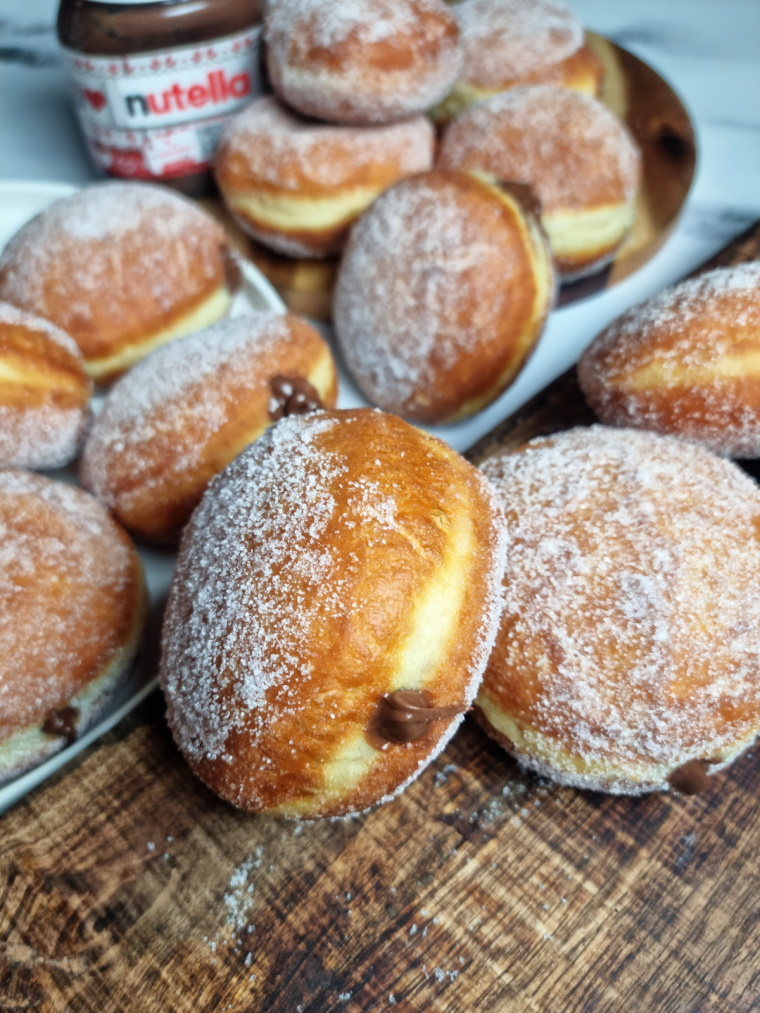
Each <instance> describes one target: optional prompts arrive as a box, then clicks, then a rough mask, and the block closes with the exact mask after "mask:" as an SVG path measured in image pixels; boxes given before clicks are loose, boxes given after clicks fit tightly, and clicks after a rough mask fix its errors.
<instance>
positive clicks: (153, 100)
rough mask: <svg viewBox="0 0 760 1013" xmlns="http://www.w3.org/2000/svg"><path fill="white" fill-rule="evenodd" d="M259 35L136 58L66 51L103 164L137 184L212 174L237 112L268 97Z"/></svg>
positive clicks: (85, 123)
mask: <svg viewBox="0 0 760 1013" xmlns="http://www.w3.org/2000/svg"><path fill="white" fill-rule="evenodd" d="M260 35H261V29H260V28H253V29H249V30H248V31H245V32H241V33H239V34H238V35H232V36H228V37H227V38H225V39H218V40H216V41H215V42H211V43H203V44H199V45H197V46H186V47H182V48H177V49H170V50H163V51H159V52H153V53H146V54H140V55H138V56H129V57H113V56H109V57H102V56H90V55H88V54H85V53H78V52H75V51H73V50H70V49H64V57H65V59H66V62H67V65H68V68H69V72H70V74H71V77H72V80H73V83H74V93H75V103H76V108H77V113H78V116H79V120H80V123H81V125H82V130H83V132H84V135H85V138H86V140H87V143H88V145H89V147H90V151H91V153H92V157H93V159H94V160H95V162H96V164H97V165H99V166H100V167H101V168H103V169H104V170H105V171H106V172H110V173H112V174H114V175H118V176H128V177H136V178H156V177H158V178H161V177H165V178H166V177H172V176H183V175H189V174H191V173H194V172H203V171H204V170H206V169H208V168H209V166H210V165H211V162H212V161H213V157H214V153H215V151H216V148H217V145H218V143H219V138H220V136H221V133H222V130H223V128H224V125H225V123H226V121H227V119H228V117H229V116H230V114H231V113H233V112H235V111H236V110H237V109H240V108H241V107H242V106H244V105H246V104H247V103H248V102H250V101H251V99H252V98H254V97H255V96H256V95H258V94H260V93H261V78H260V72H259V42H260Z"/></svg>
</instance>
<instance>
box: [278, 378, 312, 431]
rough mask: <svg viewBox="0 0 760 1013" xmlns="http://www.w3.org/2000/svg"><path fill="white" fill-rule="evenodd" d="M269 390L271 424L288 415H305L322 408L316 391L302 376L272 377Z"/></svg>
mask: <svg viewBox="0 0 760 1013" xmlns="http://www.w3.org/2000/svg"><path fill="white" fill-rule="evenodd" d="M269 389H270V391H271V394H270V395H269V404H268V408H269V418H270V419H271V420H272V422H277V421H279V419H282V418H287V416H289V415H306V414H307V413H308V412H313V411H316V410H317V409H318V408H322V407H323V405H322V401H321V400H320V397H319V393H318V392H317V390H316V389H315V388H314V387H312V385H311V384H310V383H309V381H308V380H306V379H304V377H302V376H280V375H278V376H273V377H272V379H271V380H270V381H269Z"/></svg>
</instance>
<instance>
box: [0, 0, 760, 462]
mask: <svg viewBox="0 0 760 1013" xmlns="http://www.w3.org/2000/svg"><path fill="white" fill-rule="evenodd" d="M56 6H57V5H56V2H55V0H24V3H23V4H22V3H20V2H19V0H0V138H2V143H0V183H1V182H2V181H4V180H19V179H21V180H51V181H57V182H68V183H85V182H87V181H88V180H91V179H92V178H93V172H92V169H91V167H90V164H89V162H88V159H87V155H86V152H85V150H84V146H83V144H82V142H81V140H80V136H79V132H78V128H77V125H76V124H75V122H74V116H73V111H72V109H71V107H70V104H69V96H68V88H67V83H66V81H65V79H64V75H63V71H62V67H61V65H60V62H59V58H58V51H57V43H56V38H55V31H54V20H55V10H56ZM571 6H572V7H573V9H574V10H575V11H576V13H577V14H578V15H579V17H580V18H581V19H582V20H583V21H584V22H585V24H586V25H587V26H588V27H589V28H591V29H593V30H594V31H597V32H600V33H601V34H603V35H606V36H607V37H609V38H611V39H612V40H613V41H615V42H617V43H619V44H620V45H622V46H624V47H625V48H626V49H629V50H630V51H632V52H633V53H635V54H636V55H637V56H639V57H640V58H641V59H643V60H645V61H646V62H647V63H649V64H650V65H651V66H652V67H653V68H654V69H655V70H657V71H658V72H659V73H660V74H661V75H662V76H663V77H665V78H666V79H667V80H668V81H669V82H670V84H671V85H672V86H673V87H674V88H675V89H676V91H677V92H678V93H679V94H680V95H681V97H682V99H683V100H684V102H685V104H686V106H687V108H688V110H689V112H690V115H691V117H692V119H693V122H694V124H695V127H696V131H697V137H698V147H699V159H698V166H697V174H696V179H695V182H694V186H693V188H692V191H691V194H690V197H689V200H688V203H687V206H686V209H685V211H684V213H683V215H682V217H681V219H680V221H679V223H678V225H677V227H676V229H675V231H674V233H673V235H672V236H671V238H670V239H669V241H668V242H667V244H666V245H665V247H664V248H663V249H662V250H661V251H660V253H658V254H657V256H656V257H654V258H653V259H652V260H651V261H650V262H649V263H648V264H646V265H645V266H644V267H643V268H642V269H641V270H640V271H638V272H637V273H636V274H634V275H633V276H632V277H630V278H628V279H627V280H626V281H624V282H623V283H621V284H620V285H618V286H616V287H615V288H613V289H611V290H609V291H607V292H604V293H601V294H600V295H597V296H594V297H592V298H590V299H588V300H585V301H584V302H581V303H577V304H575V305H573V306H569V307H565V308H563V309H560V310H558V311H556V312H555V313H554V314H553V315H552V317H551V319H550V322H549V325H548V327H547V330H546V333H545V335H544V337H543V338H542V341H541V344H540V346H539V348H538V350H537V352H536V354H535V355H534V356H533V358H532V359H531V361H530V362H529V364H528V366H527V367H526V368H525V370H524V371H523V373H522V374H521V375H520V377H519V378H518V380H517V381H516V383H515V384H513V386H512V387H511V388H510V389H509V390H508V391H507V392H505V394H504V395H502V397H501V398H499V399H498V401H496V402H495V403H494V404H493V405H491V406H490V408H488V409H486V411H484V412H481V413H480V415H478V416H477V417H476V418H475V419H473V420H470V421H468V422H466V423H462V424H459V425H458V426H453V427H445V428H441V429H439V430H438V432H439V433H440V434H441V435H443V436H444V437H445V438H446V439H448V440H449V441H450V442H451V443H452V444H453V445H454V446H456V447H457V448H458V449H464V448H465V447H466V446H468V445H469V444H470V443H472V442H473V441H474V440H475V439H477V438H478V436H480V435H481V434H482V433H483V432H485V431H487V430H488V429H490V428H491V427H493V426H494V425H495V424H496V423H497V422H498V421H499V420H500V419H501V418H503V417H504V416H506V415H508V414H509V413H510V412H512V411H515V410H516V409H517V408H518V407H519V406H520V405H521V404H522V403H523V402H524V401H525V400H527V399H528V398H529V397H531V396H532V395H533V394H534V393H535V392H536V391H538V390H539V389H540V388H541V387H543V386H544V385H545V384H546V383H548V382H550V380H551V379H553V378H554V377H555V376H557V375H559V373H561V372H563V371H564V370H565V369H566V368H568V366H570V365H571V364H572V363H573V362H574V361H575V360H576V359H577V358H578V355H579V354H580V353H581V351H582V350H583V348H584V347H585V346H586V344H588V342H589V341H590V340H591V338H593V337H594V335H595V334H596V333H597V332H598V331H599V330H600V329H601V328H602V327H603V326H604V325H605V324H606V323H607V322H608V321H609V320H611V319H612V318H613V317H615V316H616V315H617V314H618V313H620V312H621V311H622V310H623V309H624V308H625V307H626V306H629V305H631V304H632V303H635V302H638V301H639V300H641V299H642V298H645V297H646V296H648V295H650V294H651V293H653V292H656V291H658V290H660V289H662V288H664V287H665V286H666V285H668V284H670V283H672V282H673V281H675V280H676V279H678V278H680V277H682V276H683V275H684V274H686V273H688V272H689V271H690V270H691V269H692V268H693V267H695V266H696V265H697V264H699V263H700V262H702V261H703V260H705V259H706V258H707V257H708V256H709V255H710V254H711V253H712V252H714V251H715V250H717V249H718V248H720V247H721V246H723V245H724V244H725V243H726V241H727V240H728V239H730V238H731V237H732V236H733V235H735V234H737V233H739V232H741V231H743V230H744V229H745V228H746V227H747V226H748V225H750V224H751V223H752V222H753V221H755V220H757V219H760V58H758V40H759V39H760V2H758V0H723V2H722V3H721V4H717V3H716V2H715V0H669V3H667V4H664V3H663V2H662V0H636V2H634V0H616V2H614V3H611V2H609V0H573V2H572V3H571Z"/></svg>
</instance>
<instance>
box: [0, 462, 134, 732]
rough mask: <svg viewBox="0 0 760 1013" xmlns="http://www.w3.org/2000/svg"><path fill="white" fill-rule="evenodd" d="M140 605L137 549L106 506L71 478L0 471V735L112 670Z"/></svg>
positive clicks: (126, 647)
mask: <svg viewBox="0 0 760 1013" xmlns="http://www.w3.org/2000/svg"><path fill="white" fill-rule="evenodd" d="M141 607H142V586H141V570H140V564H139V561H138V559H137V555H136V553H135V551H134V548H133V547H132V545H131V543H130V542H129V540H128V538H127V537H126V535H125V534H124V532H123V531H122V530H121V529H120V528H119V527H118V525H116V524H115V522H114V521H113V520H112V519H111V517H110V516H109V514H108V512H107V511H106V510H105V508H104V507H102V506H101V505H100V504H99V503H98V502H97V501H96V500H95V499H94V498H93V497H91V496H89V495H88V494H87V493H85V492H83V491H82V490H81V489H78V488H76V487H74V486H71V485H67V484H64V483H62V482H53V481H51V480H50V479H47V478H43V477H41V476H37V475H32V474H30V473H28V472H23V471H17V470H6V471H0V659H2V660H0V740H2V739H5V738H6V737H7V736H9V735H10V734H11V733H13V732H14V731H15V730H17V729H18V728H24V727H27V726H29V725H35V724H40V723H41V722H42V721H43V720H44V717H45V715H46V713H47V712H48V711H49V710H50V709H51V708H56V707H61V706H64V705H66V704H67V703H68V702H69V701H70V700H71V698H72V697H73V696H75V695H76V694H77V693H78V692H80V691H81V690H82V689H83V687H85V686H86V685H87V684H88V682H89V681H90V680H94V679H97V678H100V677H102V676H103V675H104V673H106V672H108V670H109V669H114V672H113V674H114V676H118V674H119V673H120V672H121V671H123V669H124V666H125V665H126V664H127V663H128V661H129V660H130V659H131V657H132V655H133V653H134V650H135V648H136V644H137V639H138V633H139V623H140V618H141ZM109 688H111V687H110V686H109ZM94 703H95V701H93V705H94ZM85 721H86V716H84V715H83V716H82V722H81V725H80V728H82V727H84V724H85Z"/></svg>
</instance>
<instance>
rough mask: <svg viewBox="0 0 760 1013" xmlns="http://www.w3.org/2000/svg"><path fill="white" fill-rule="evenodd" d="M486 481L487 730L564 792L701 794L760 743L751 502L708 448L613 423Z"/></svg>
mask: <svg viewBox="0 0 760 1013" xmlns="http://www.w3.org/2000/svg"><path fill="white" fill-rule="evenodd" d="M482 470H483V471H484V473H485V474H486V476H487V477H488V478H489V479H490V481H491V483H492V485H493V486H494V487H495V491H496V495H497V498H498V499H499V502H500V504H501V507H502V509H503V511H504V515H505V518H506V521H507V530H508V542H507V565H506V569H505V571H504V591H505V605H504V612H503V615H502V620H501V626H500V629H499V633H498V636H497V640H496V646H495V648H494V651H493V654H492V655H491V658H490V660H489V663H488V667H487V670H486V674H485V677H484V680H483V684H482V686H481V689H480V692H479V694H478V699H477V711H476V713H478V714H479V717H480V719H481V720H482V722H483V724H484V725H485V727H486V728H487V730H488V731H489V732H490V733H491V734H493V736H494V737H495V738H496V739H497V740H498V741H500V742H502V744H503V745H505V746H506V747H507V748H508V749H509V750H510V751H511V752H512V753H514V755H515V756H516V757H517V759H518V760H519V761H520V763H522V764H524V765H525V766H526V767H529V768H530V769H532V770H535V771H538V772H539V773H540V774H544V775H546V776H548V777H551V778H552V779H554V780H556V781H559V782H561V783H563V784H569V785H575V786H577V787H580V788H591V789H594V790H601V791H609V792H615V793H630V794H637V793H640V792H646V791H652V790H656V789H661V790H665V789H667V788H668V787H669V786H671V787H677V788H678V790H681V791H684V790H692V791H693V790H696V789H697V788H699V787H700V785H699V783H698V781H699V778H698V777H696V775H697V774H702V775H704V773H705V772H707V773H709V774H712V773H714V772H715V771H716V770H719V769H721V768H722V767H724V766H725V765H727V764H728V763H730V762H731V760H733V759H734V758H735V757H736V756H737V755H738V754H739V753H741V752H742V751H743V750H745V749H746V748H747V747H748V746H749V745H751V743H752V742H753V740H754V739H755V736H756V735H757V734H758V731H760V490H759V489H758V487H757V486H756V485H755V483H754V482H753V481H752V480H751V479H750V478H749V477H748V476H747V475H745V474H744V473H743V472H742V471H740V469H739V468H738V467H736V465H734V464H732V463H730V462H729V461H726V460H724V459H722V458H720V457H716V456H715V455H713V454H710V453H709V452H708V451H706V450H704V449H703V448H701V447H696V446H692V445H691V444H688V443H685V442H683V441H681V440H676V439H673V438H672V437H667V436H658V435H657V434H655V433H646V432H639V431H636V430H632V429H610V428H606V427H603V426H594V427H591V428H589V429H574V430H570V431H567V432H564V433H560V434H558V435H555V436H549V437H545V438H541V439H536V440H533V441H531V442H530V443H529V444H527V445H526V446H525V447H524V448H523V449H522V450H520V451H518V452H516V453H513V454H509V453H501V454H499V455H497V456H494V457H492V458H490V459H488V460H486V461H485V463H484V464H483V465H482ZM701 781H702V787H704V786H705V785H707V784H709V781H708V780H707V779H706V778H704V776H702V777H701Z"/></svg>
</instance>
